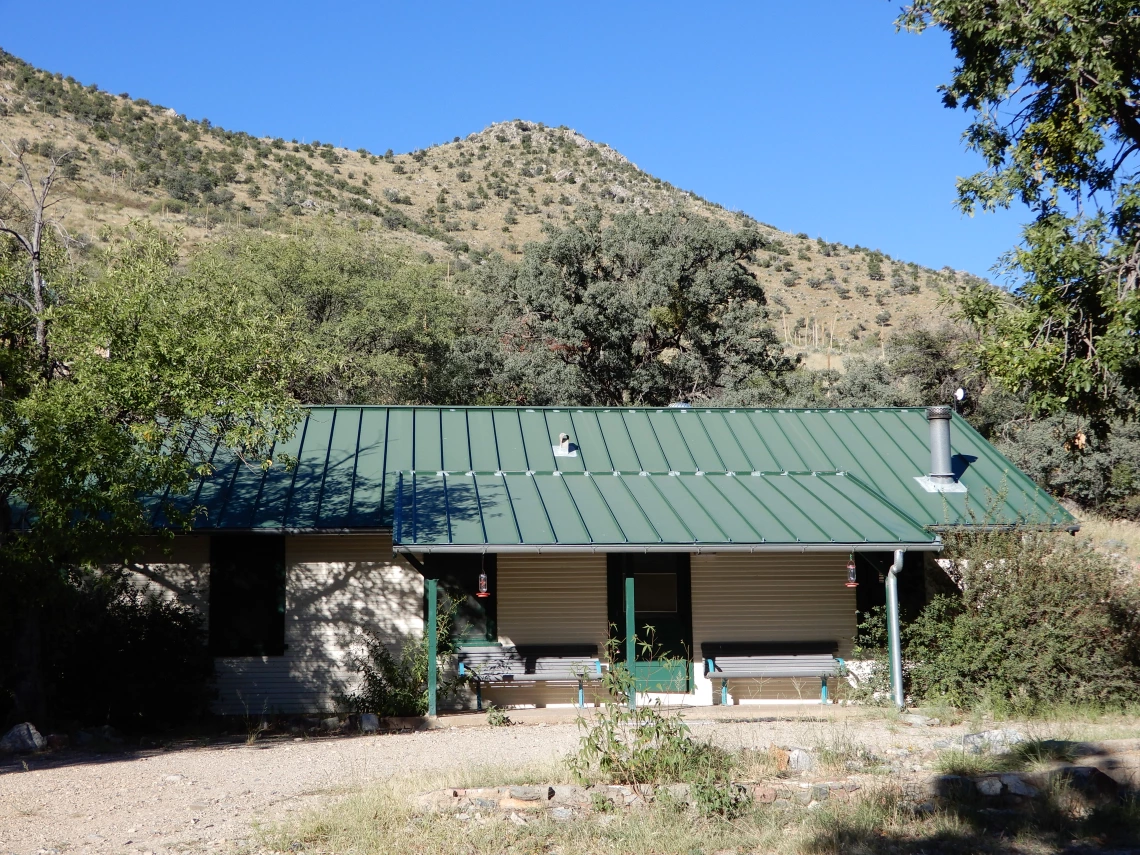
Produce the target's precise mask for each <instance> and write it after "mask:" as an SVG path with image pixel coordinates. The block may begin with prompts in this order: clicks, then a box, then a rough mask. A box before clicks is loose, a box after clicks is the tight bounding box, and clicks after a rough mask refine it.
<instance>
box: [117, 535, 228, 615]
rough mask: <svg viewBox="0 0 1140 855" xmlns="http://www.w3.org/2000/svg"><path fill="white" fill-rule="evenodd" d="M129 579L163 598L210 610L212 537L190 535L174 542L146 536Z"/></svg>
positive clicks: (204, 612) (202, 611) (206, 611)
mask: <svg viewBox="0 0 1140 855" xmlns="http://www.w3.org/2000/svg"><path fill="white" fill-rule="evenodd" d="M141 546H142V554H141V555H140V556H139V558H138V560H137V561H136V562H135V569H134V570H133V571H131V573H130V580H131V583H132V584H133V585H135V587H137V588H139V589H141V590H143V591H146V592H147V593H150V594H157V595H158V597H159V598H160V599H164V600H174V601H177V602H180V603H183V604H185V605H188V606H191V607H193V608H194V609H196V610H198V611H199V612H200V613H201V614H202V616H203V617H206V616H208V615H209V611H210V538H209V537H207V536H205V535H190V536H184V537H174V538H171V539H165V538H157V537H147V538H143V539H142V542H141Z"/></svg>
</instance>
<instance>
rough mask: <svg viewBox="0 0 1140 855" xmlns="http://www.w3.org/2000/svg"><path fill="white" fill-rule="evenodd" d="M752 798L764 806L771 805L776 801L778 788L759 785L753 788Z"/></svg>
mask: <svg viewBox="0 0 1140 855" xmlns="http://www.w3.org/2000/svg"><path fill="white" fill-rule="evenodd" d="M752 798H754V799H755V800H756V801H757V802H759V803H760V804H762V805H770V804H772V802H774V801H776V788H775V787H769V786H767V785H765V784H757V785H756V786H754V787H753V788H752Z"/></svg>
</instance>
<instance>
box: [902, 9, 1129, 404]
mask: <svg viewBox="0 0 1140 855" xmlns="http://www.w3.org/2000/svg"><path fill="white" fill-rule="evenodd" d="M898 23H899V25H900V26H902V27H906V28H908V29H911V30H914V31H919V32H921V31H922V30H924V29H926V28H928V27H931V26H938V27H941V28H942V29H944V30H946V31H947V32H948V33H949V35H950V40H951V44H952V46H953V48H954V51H955V53H956V54H957V57H958V66H957V67H956V68H955V70H954V75H953V78H952V80H951V82H950V83H949V84H948V85H946V86H944V87H942V92H943V101H944V103H945V104H946V106H947V107H951V108H954V107H959V106H961V107H962V108H963V109H965V110H966V111H968V112H970V113H971V114H972V116H973V120H972V122H971V124H970V127H969V129H968V130H967V132H966V135H965V138H966V140H967V142H968V145H969V146H970V148H971V149H973V150H974V151H976V152H978V153H979V154H980V155H981V156H982V157H983V159H984V160H985V163H986V169H985V170H984V171H982V172H980V173H978V174H976V175H972V176H969V177H966V178H961V179H959V181H958V200H959V205H960V206H961V208H962V209H963V210H964V211H966V212H973V211H974V210H975V209H976V208H978V207H981V208H983V209H993V208H999V207H1008V206H1009V205H1011V204H1012V203H1014V202H1020V203H1022V204H1024V205H1026V206H1028V207H1029V209H1030V211H1031V212H1032V214H1033V221H1032V222H1031V223H1030V224H1029V225H1027V226H1026V228H1025V230H1024V232H1023V240H1022V244H1021V245H1020V246H1019V247H1018V248H1016V249H1014V250H1013V251H1012V252H1011V253H1010V254H1009V255H1008V256H1007V257H1006V259H1005V267H1006V270H1007V271H1008V272H1009V273H1010V274H1011V275H1012V276H1014V278H1015V281H1016V282H1017V283H1018V284H1017V287H1016V289H1015V291H1014V295H1013V297H1012V298H1010V297H1007V296H1006V295H1005V294H1004V293H1002V292H999V291H996V290H994V289H992V288H990V287H987V286H984V285H977V286H971V287H968V288H967V291H966V293H965V294H964V296H963V298H962V301H961V308H962V313H963V315H964V316H965V317H966V318H967V319H968V320H969V321H970V322H971V323H973V324H974V325H975V326H976V327H977V329H978V331H979V333H980V335H979V338H978V341H977V348H976V350H977V354H978V356H979V358H980V360H981V364H982V368H983V370H984V371H986V373H988V374H989V375H990V376H991V377H992V378H994V379H995V380H997V381H999V382H1001V383H1003V384H1005V386H1006V388H1008V389H1011V390H1020V389H1022V388H1025V389H1027V390H1028V392H1029V403H1030V405H1031V407H1032V408H1033V409H1034V410H1045V411H1054V412H1055V411H1059V410H1067V411H1072V412H1075V413H1078V414H1082V415H1088V416H1092V417H1094V418H1097V417H1100V416H1103V415H1105V414H1111V413H1113V412H1114V411H1117V410H1119V409H1120V408H1122V407H1128V408H1132V407H1133V406H1134V403H1135V402H1134V401H1133V400H1131V399H1130V398H1128V399H1122V393H1127V392H1129V391H1131V390H1135V389H1136V388H1137V386H1138V385H1140V371H1138V367H1140V339H1138V338H1137V336H1136V335H1135V331H1136V327H1137V317H1138V312H1140V291H1138V285H1140V98H1137V91H1138V87H1140V16H1138V15H1137V14H1136V8H1135V4H1134V3H1131V2H1126V0H1110V2H1095V3H1094V2H1090V0H1060V2H1052V3H997V4H995V3H991V2H988V0H917V2H912V3H911V4H910V5H909V6H907V7H906V8H905V9H904V10H903V13H902V15H901V16H900V17H899V21H898Z"/></svg>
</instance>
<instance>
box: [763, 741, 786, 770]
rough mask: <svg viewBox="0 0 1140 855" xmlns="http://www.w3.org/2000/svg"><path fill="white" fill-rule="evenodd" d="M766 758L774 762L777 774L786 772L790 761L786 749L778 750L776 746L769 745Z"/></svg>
mask: <svg viewBox="0 0 1140 855" xmlns="http://www.w3.org/2000/svg"><path fill="white" fill-rule="evenodd" d="M768 756H769V757H771V758H772V760H773V761H774V762H775V764H776V771H777V772H787V771H788V762H789V761H790V759H791V754H790V753H789V752H788V751H787V750H786V749H784V748H780V747H779V746H777V745H769V746H768Z"/></svg>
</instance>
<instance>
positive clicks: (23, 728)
mask: <svg viewBox="0 0 1140 855" xmlns="http://www.w3.org/2000/svg"><path fill="white" fill-rule="evenodd" d="M46 745H47V740H46V739H44V738H43V736H42V735H41V734H40V732H39V731H38V730H36V728H35V725H33V724H32V723H31V722H30V721H25V722H23V723H22V724H17V725H16V726H15V727H13V728H12V729H11V730H9V731H8V732H7V733H5V734H4V738H3V739H0V754H24V753H27V752H29V751H42V750H43V749H44V747H45V746H46Z"/></svg>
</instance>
